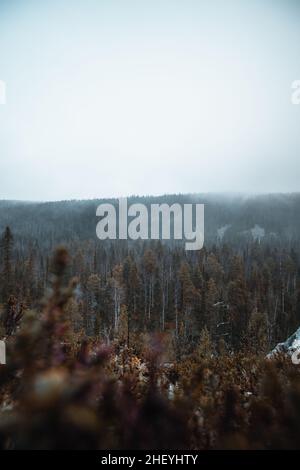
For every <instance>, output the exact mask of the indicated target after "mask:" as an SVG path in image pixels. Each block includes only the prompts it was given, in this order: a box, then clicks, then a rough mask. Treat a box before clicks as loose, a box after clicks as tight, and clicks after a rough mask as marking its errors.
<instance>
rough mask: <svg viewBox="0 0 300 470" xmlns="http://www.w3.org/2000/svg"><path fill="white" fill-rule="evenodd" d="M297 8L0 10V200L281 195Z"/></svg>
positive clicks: (296, 60)
mask: <svg viewBox="0 0 300 470" xmlns="http://www.w3.org/2000/svg"><path fill="white" fill-rule="evenodd" d="M299 7H300V5H299V2H296V1H287V0H282V1H280V0H277V1H274V0H273V1H269V0H265V1H263V2H262V1H258V0H257V1H247V0H236V1H233V0H231V1H230V0H229V1H226V2H224V1H216V0H213V1H211V0H210V1H202V2H199V1H196V0H195V1H192V0H186V1H184V2H182V1H174V0H173V1H167V0H165V1H162V0H160V1H157V0H152V1H143V2H141V1H129V0H122V1H121V0H120V1H116V0H112V1H96V0H93V1H92V0H86V1H83V0H82V1H76V0H75V1H72V2H71V1H67V0H60V1H58V0H51V1H50V0H45V1H43V2H41V1H37V0H34V1H33V0H28V1H26V2H25V1H20V0H13V1H12V0H10V1H9V0H1V1H0V80H3V81H4V82H5V83H6V104H4V105H0V199H22V200H60V199H73V198H80V199H85V198H99V197H119V196H126V195H130V194H139V195H143V194H153V195H157V194H165V193H191V192H201V193H203V192H226V191H230V192H247V193H252V192H255V193H257V192H292V191H299V190H300V188H299V181H300V162H299V155H300V132H299V130H300V129H299V128H300V105H299V106H297V105H293V104H292V103H291V94H292V88H291V86H292V82H293V81H294V80H297V79H298V80H299V79H300V55H299V44H300V8H299Z"/></svg>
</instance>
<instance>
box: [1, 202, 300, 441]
mask: <svg viewBox="0 0 300 470" xmlns="http://www.w3.org/2000/svg"><path fill="white" fill-rule="evenodd" d="M177 198H178V199H177V200H179V201H181V202H182V201H190V200H191V199H192V200H193V201H199V202H204V203H205V204H206V205H205V224H206V225H205V234H206V236H205V244H204V248H203V249H202V250H199V251H190V252H189V251H185V249H184V246H183V245H182V244H176V245H175V244H173V243H169V242H168V243H167V242H163V241H160V240H157V241H141V240H140V241H136V242H127V241H125V240H122V241H114V242H110V241H105V242H103V241H102V242H101V241H100V240H98V239H97V238H96V236H95V227H96V223H97V218H96V216H95V212H96V207H97V205H98V204H99V202H100V201H71V202H58V203H40V204H38V203H21V202H5V201H3V202H1V204H0V223H1V230H2V234H1V251H0V256H1V258H0V280H1V283H0V320H1V330H0V334H1V338H2V339H4V340H5V341H6V344H7V348H8V349H7V355H8V364H7V366H5V367H3V366H1V368H0V382H1V384H2V386H1V403H2V404H1V410H2V411H1V413H2V421H1V422H2V424H0V443H1V445H2V446H3V447H4V448H10V447H12V448H24V447H25V448H31V447H33V448H61V447H62V448H64V447H66V446H71V447H76V446H79V447H82V448H106V447H108V448H109V447H111V448H128V447H132V446H133V445H136V446H137V448H151V446H153V447H152V448H168V447H169V448H187V447H188V448H216V447H222V448H223V447H225V448H226V447H236V448H256V447H259V448H274V447H275V448H277V447H278V446H279V447H280V446H286V444H287V441H286V440H285V438H284V439H283V438H282V437H281V434H282V432H281V430H282V429H283V428H284V429H286V436H289V435H290V434H289V433H293V439H292V440H290V445H291V446H292V447H293V446H297V445H298V440H297V438H296V437H295V436H298V435H299V433H298V432H296V431H295V430H297V429H298V427H297V426H299V425H298V424H297V422H299V420H298V421H297V422H294V421H293V418H292V417H293V416H294V415H295V416H298V415H299V410H298V408H297V404H296V401H297V400H298V399H299V396H298V395H297V390H298V388H297V387H298V386H299V377H298V374H297V371H298V368H297V366H295V365H293V364H292V363H291V361H290V359H286V358H280V357H279V358H278V359H276V360H274V364H271V363H268V364H266V363H265V362H264V357H265V355H266V354H267V352H268V351H270V350H271V349H272V348H273V347H274V346H275V345H276V343H277V342H279V341H282V340H284V339H286V338H287V336H288V335H289V334H291V333H293V332H294V331H295V329H296V328H297V327H298V326H299V324H300V278H299V275H300V269H299V268H300V258H299V256H300V250H299V246H300V245H299V233H300V232H299V220H300V219H299V216H298V214H299V210H300V196H299V195H272V196H257V197H251V198H246V197H241V196H234V197H227V198H225V197H221V196H205V197H204V196H197V197H196V196H178V197H177ZM175 199H176V198H175ZM133 200H134V201H136V200H137V199H136V198H134V199H133ZM141 200H142V201H143V202H144V203H145V202H146V203H151V202H152V201H154V200H155V199H153V198H146V199H144V198H139V201H141ZM164 201H165V202H169V203H171V202H174V198H171V197H169V196H166V197H165V198H164ZM160 202H161V199H160ZM224 227H225V228H224ZM57 245H64V247H61V248H58V249H57V250H56V248H55V247H57ZM53 253H55V254H54V257H53ZM1 338H0V339H1ZM297 384H298V385H297ZM21 390H23V392H22V393H21ZM276 390H277V392H278V394H277V392H276V393H275V391H276ZM293 393H294V395H292V394H293ZM186 397H188V402H187V401H186ZM292 397H294V398H292ZM99 400H100V401H99ZM291 400H292V401H291ZM293 400H294V401H293ZM295 400H296V401H295ZM279 405H280V406H279ZM60 409H63V410H64V411H63V415H61V412H60V411H59V410H60ZM74 410H75V411H76V413H75V415H76V416H77V418H76V419H75V417H74V416H75V415H74ZM32 416H36V421H34V420H33V421H32V420H31V417H32ZM28 417H30V419H28ZM52 419H53V420H54V421H52ZM50 423H52V424H50ZM261 423H264V424H263V425H264V431H262V432H261V433H258V432H257V431H256V429H257V428H258V427H259V426H260V425H261ZM72 426H75V429H77V434H76V435H75V434H74V435H73V434H72V431H71V428H72ZM170 427H171V428H172V430H173V431H172V433H170V432H169V429H170ZM129 428H130V429H132V433H131V432H129V431H128V429H129ZM158 428H159V429H160V441H159V442H158V441H157V438H156V434H157V429H158ZM107 430H109V433H108V434H107V433H106V431H107ZM68 433H69V434H68ZM137 435H138V436H139V438H138V439H137V437H136V436H137ZM68 436H69V437H68ZM70 436H72V437H70Z"/></svg>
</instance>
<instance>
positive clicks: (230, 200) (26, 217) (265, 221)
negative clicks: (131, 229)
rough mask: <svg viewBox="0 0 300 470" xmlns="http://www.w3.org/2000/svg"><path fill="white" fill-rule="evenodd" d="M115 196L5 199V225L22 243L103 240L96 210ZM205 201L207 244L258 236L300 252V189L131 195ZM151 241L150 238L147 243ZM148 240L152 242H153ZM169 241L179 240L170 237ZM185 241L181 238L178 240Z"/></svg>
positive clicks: (1, 210) (148, 200) (243, 242)
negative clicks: (288, 191) (40, 200)
mask: <svg viewBox="0 0 300 470" xmlns="http://www.w3.org/2000/svg"><path fill="white" fill-rule="evenodd" d="M116 201H117V200H114V199H101V200H100V199H95V200H84V201H76V200H73V201H61V202H46V203H37V202H34V203H31V202H19V201H0V230H1V232H3V230H4V229H5V227H6V226H10V228H11V230H12V232H13V234H14V238H15V243H16V244H22V242H24V241H26V240H31V242H34V241H37V242H38V245H39V247H40V248H43V249H45V250H48V249H49V250H52V248H53V247H54V246H56V245H58V244H63V243H64V244H67V245H69V244H71V243H72V241H76V242H78V241H80V240H82V241H88V240H91V241H94V242H95V243H99V244H101V243H108V244H110V243H124V242H125V243H129V244H130V243H137V242H132V241H123V240H122V241H114V242H111V241H107V242H101V241H100V240H98V239H97V237H96V225H97V222H98V218H97V216H96V209H97V207H98V205H99V204H101V203H103V202H110V203H112V204H114V203H116ZM191 202H193V203H199V204H205V218H204V221H205V238H204V246H211V245H212V244H220V243H228V244H234V245H237V246H240V247H241V248H242V247H245V246H247V244H248V243H251V242H253V241H256V242H257V243H261V244H265V243H267V244H270V245H272V246H278V245H281V246H282V245H283V244H285V245H286V248H287V249H291V248H294V249H296V250H297V251H299V252H300V193H292V194H271V195H258V196H246V195H228V194H227V195H226V194H209V195H208V194H192V195H164V196H158V197H152V196H151V197H136V196H132V197H130V198H128V203H130V204H133V203H143V204H145V205H146V206H147V205H148V204H149V205H150V204H154V203H156V204H163V203H166V204H169V205H172V204H174V203H181V204H184V203H191ZM143 243H145V242H143ZM146 243H151V241H148V242H146ZM165 243H174V241H171V242H165ZM176 243H177V244H178V243H181V242H178V241H177V242H176Z"/></svg>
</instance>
